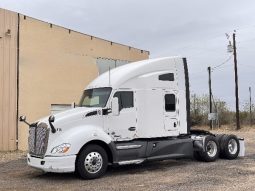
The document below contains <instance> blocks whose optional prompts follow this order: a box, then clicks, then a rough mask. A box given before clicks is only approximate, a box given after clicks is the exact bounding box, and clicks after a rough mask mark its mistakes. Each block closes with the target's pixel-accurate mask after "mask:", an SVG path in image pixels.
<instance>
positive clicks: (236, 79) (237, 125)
mask: <svg viewBox="0 0 255 191" xmlns="http://www.w3.org/2000/svg"><path fill="white" fill-rule="evenodd" d="M233 51H234V52H233V54H234V64H235V95H236V130H239V129H240V119H239V97H238V74H237V58H236V34H235V32H234V33H233Z"/></svg>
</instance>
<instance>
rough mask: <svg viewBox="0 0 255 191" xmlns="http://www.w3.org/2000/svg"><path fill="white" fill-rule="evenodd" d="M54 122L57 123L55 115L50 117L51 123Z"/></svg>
mask: <svg viewBox="0 0 255 191" xmlns="http://www.w3.org/2000/svg"><path fill="white" fill-rule="evenodd" d="M54 121H55V117H54V115H51V116H50V117H49V122H51V123H53V122H54Z"/></svg>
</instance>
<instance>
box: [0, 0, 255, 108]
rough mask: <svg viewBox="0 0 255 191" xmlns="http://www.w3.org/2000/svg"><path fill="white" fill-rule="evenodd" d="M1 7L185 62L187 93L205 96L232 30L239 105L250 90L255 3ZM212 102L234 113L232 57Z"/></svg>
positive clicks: (50, 0)
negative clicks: (222, 102)
mask: <svg viewBox="0 0 255 191" xmlns="http://www.w3.org/2000/svg"><path fill="white" fill-rule="evenodd" d="M0 7H1V8H5V9H9V10H13V11H16V12H20V13H22V14H26V15H28V16H31V17H35V18H38V19H41V20H44V21H47V22H51V23H54V24H58V25H62V26H65V27H67V28H71V29H74V30H77V31H80V32H83V33H86V34H91V35H94V36H98V37H101V38H105V39H108V40H111V41H114V42H119V43H123V44H127V45H130V46H134V47H137V48H141V49H145V50H149V51H150V52H151V57H152V58H155V57H162V56H175V55H180V56H184V57H187V59H188V64H189V71H190V81H191V92H193V93H197V94H205V93H207V92H208V74H207V67H208V66H211V67H214V66H217V65H219V64H221V63H223V62H224V61H225V60H227V59H228V58H229V57H230V56H231V54H230V53H228V52H227V44H228V40H227V38H226V36H225V33H229V34H232V32H233V31H234V30H236V38H237V54H238V55H237V56H238V57H237V58H238V69H239V71H238V72H239V73H238V74H239V94H240V105H242V104H243V103H244V102H245V101H248V96H249V95H248V88H249V86H251V87H252V88H253V93H252V96H253V97H252V100H253V102H254V101H255V99H254V98H255V97H254V95H255V93H254V92H255V78H254V73H255V63H254V57H255V54H254V53H255V49H254V47H255V46H254V45H255V14H254V10H255V1H253V0H246V1H240V0H224V1H222V0H214V1H211V0H210V1H209V0H191V1H187V0H186V1H184V0H157V1H155V0H139V1H137V0H121V1H120V0H107V1H105V0H93V1H91V0H90V1H89V0H73V1H70V0H55V1H54V0H0ZM212 88H213V94H214V97H218V98H220V99H223V100H225V101H226V102H227V103H228V104H229V106H230V108H232V109H234V104H235V96H234V66H233V58H231V59H230V60H229V61H228V62H227V63H226V64H224V65H222V66H221V67H218V68H216V69H215V70H214V71H213V73H212Z"/></svg>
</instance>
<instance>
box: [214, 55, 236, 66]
mask: <svg viewBox="0 0 255 191" xmlns="http://www.w3.org/2000/svg"><path fill="white" fill-rule="evenodd" d="M232 57H233V55H232V54H231V55H230V56H229V58H228V59H226V60H225V61H224V62H222V63H221V64H219V65H217V66H215V67H213V68H212V70H215V69H216V68H219V67H221V66H222V65H224V64H226V63H228V61H230V60H231V59H232Z"/></svg>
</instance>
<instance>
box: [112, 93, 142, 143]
mask: <svg viewBox="0 0 255 191" xmlns="http://www.w3.org/2000/svg"><path fill="white" fill-rule="evenodd" d="M113 97H117V98H118V101H119V111H120V112H119V115H117V116H116V115H112V113H110V114H109V115H108V123H107V125H108V133H109V134H110V135H111V136H112V138H113V139H114V140H115V141H124V140H132V139H133V138H134V136H135V134H136V132H137V129H136V128H137V125H136V121H137V120H136V107H135V99H134V97H135V92H133V91H128V90H125V91H122V90H121V91H116V92H115V93H114V95H113Z"/></svg>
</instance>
